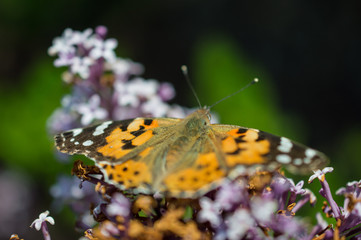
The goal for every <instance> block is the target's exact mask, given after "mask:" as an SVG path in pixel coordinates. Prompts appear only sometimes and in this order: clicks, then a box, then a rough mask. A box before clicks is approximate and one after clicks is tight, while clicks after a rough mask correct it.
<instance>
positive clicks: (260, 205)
mask: <svg viewBox="0 0 361 240" xmlns="http://www.w3.org/2000/svg"><path fill="white" fill-rule="evenodd" d="M276 210H277V202H276V201H275V200H271V199H263V198H260V197H254V198H252V199H251V213H252V216H253V217H254V218H255V219H256V220H257V221H258V222H259V223H262V224H265V223H269V222H270V221H271V219H272V217H273V215H274V213H275V211H276Z"/></svg>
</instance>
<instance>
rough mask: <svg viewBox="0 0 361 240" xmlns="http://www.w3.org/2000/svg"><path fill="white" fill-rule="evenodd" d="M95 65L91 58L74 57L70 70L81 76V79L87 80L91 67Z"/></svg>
mask: <svg viewBox="0 0 361 240" xmlns="http://www.w3.org/2000/svg"><path fill="white" fill-rule="evenodd" d="M93 63H94V61H93V59H91V58H89V57H83V58H81V57H74V58H73V60H72V63H71V66H70V70H71V72H72V73H74V74H79V75H80V77H81V78H83V79H87V78H88V77H89V75H90V70H89V67H90V66H91V65H92V64H93Z"/></svg>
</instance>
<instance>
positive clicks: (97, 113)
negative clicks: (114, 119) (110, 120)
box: [75, 94, 108, 126]
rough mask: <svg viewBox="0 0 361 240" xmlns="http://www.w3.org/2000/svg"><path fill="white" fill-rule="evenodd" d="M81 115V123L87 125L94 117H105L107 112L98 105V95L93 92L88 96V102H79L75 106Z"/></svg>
mask: <svg viewBox="0 0 361 240" xmlns="http://www.w3.org/2000/svg"><path fill="white" fill-rule="evenodd" d="M75 109H76V111H78V112H79V113H80V114H81V115H82V117H81V120H80V121H81V124H82V125H84V126H86V125H89V124H90V123H91V122H92V121H93V120H95V119H105V118H106V117H107V116H108V112H107V111H106V110H105V109H104V108H102V107H100V97H99V95H96V94H94V95H93V96H91V97H90V98H89V101H88V103H81V104H78V105H77V106H76V107H75Z"/></svg>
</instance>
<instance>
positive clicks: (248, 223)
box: [226, 209, 255, 240]
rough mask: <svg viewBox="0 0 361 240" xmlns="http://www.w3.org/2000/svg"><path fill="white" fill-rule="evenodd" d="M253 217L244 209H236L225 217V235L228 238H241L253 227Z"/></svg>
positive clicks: (232, 239) (236, 239)
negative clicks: (226, 227)
mask: <svg viewBox="0 0 361 240" xmlns="http://www.w3.org/2000/svg"><path fill="white" fill-rule="evenodd" d="M254 223H255V222H254V219H253V218H252V216H251V215H250V214H249V212H248V211H247V210H245V209H238V210H237V211H235V212H234V214H233V215H232V216H230V217H228V218H227V220H226V224H227V226H228V229H227V237H228V239H230V240H238V239H242V237H244V235H245V234H246V233H247V231H248V230H249V229H250V228H251V227H253V225H254Z"/></svg>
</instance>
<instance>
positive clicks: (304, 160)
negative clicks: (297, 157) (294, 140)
mask: <svg viewBox="0 0 361 240" xmlns="http://www.w3.org/2000/svg"><path fill="white" fill-rule="evenodd" d="M303 162H304V163H305V164H310V163H311V158H305V159H303Z"/></svg>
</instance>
